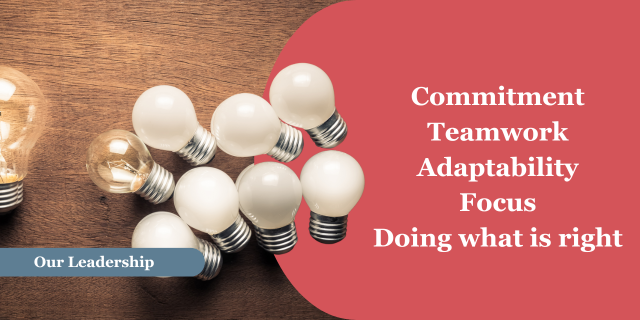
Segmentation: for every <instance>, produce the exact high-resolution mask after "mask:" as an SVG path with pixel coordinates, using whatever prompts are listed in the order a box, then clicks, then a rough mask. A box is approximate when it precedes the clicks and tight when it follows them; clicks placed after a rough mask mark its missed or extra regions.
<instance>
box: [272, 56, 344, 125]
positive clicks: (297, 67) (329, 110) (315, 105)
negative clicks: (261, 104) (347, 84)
mask: <svg viewBox="0 0 640 320" xmlns="http://www.w3.org/2000/svg"><path fill="white" fill-rule="evenodd" d="M269 101H270V102H271V105H272V106H273V109H274V110H275V111H276V113H277V114H278V116H279V117H280V119H282V121H284V122H286V123H288V124H290V125H292V126H296V127H300V128H303V129H305V130H309V129H312V128H315V127H318V126H320V125H321V124H323V123H324V122H325V121H327V119H329V118H330V117H331V115H332V114H333V113H334V112H335V111H336V104H335V95H334V92H333V84H332V83H331V79H329V76H328V75H327V74H326V73H325V72H324V71H323V70H322V69H320V68H318V67H316V66H314V65H312V64H308V63H296V64H292V65H290V66H288V67H286V68H284V69H282V71H280V72H279V73H278V74H277V75H276V77H275V78H274V79H273V82H272V83H271V88H270V89H269Z"/></svg>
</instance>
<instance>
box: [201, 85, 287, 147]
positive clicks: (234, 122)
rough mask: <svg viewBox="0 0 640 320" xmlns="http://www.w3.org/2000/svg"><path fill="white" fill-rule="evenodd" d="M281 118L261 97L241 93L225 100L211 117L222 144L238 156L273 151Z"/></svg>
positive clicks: (215, 134)
mask: <svg viewBox="0 0 640 320" xmlns="http://www.w3.org/2000/svg"><path fill="white" fill-rule="evenodd" d="M280 130H281V122H280V119H278V116H277V115H276V113H275V111H273V108H272V107H271V105H269V103H268V102H267V101H266V100H264V99H262V98H261V97H259V96H257V95H255V94H250V93H240V94H236V95H234V96H231V97H229V98H228V99H227V100H225V101H223V102H222V103H221V104H220V105H219V106H218V107H217V108H216V111H215V112H214V113H213V117H212V118H211V132H212V133H213V135H214V136H215V137H216V140H217V142H218V146H219V147H220V149H222V150H223V151H224V152H226V153H228V154H230V155H232V156H235V157H253V156H257V155H260V154H265V153H267V152H269V151H270V150H271V149H272V148H273V147H274V146H275V145H276V143H277V142H278V138H279V137H280Z"/></svg>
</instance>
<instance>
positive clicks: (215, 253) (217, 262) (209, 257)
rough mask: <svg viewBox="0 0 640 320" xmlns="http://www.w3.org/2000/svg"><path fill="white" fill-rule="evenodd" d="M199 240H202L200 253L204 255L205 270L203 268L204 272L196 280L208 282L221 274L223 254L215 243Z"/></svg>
mask: <svg viewBox="0 0 640 320" xmlns="http://www.w3.org/2000/svg"><path fill="white" fill-rule="evenodd" d="M198 240H200V252H202V255H204V268H202V272H200V273H199V274H198V275H196V279H199V280H202V281H208V280H211V279H213V278H215V277H216V276H217V275H218V273H220V269H222V254H221V253H220V249H218V247H216V246H215V245H214V244H213V243H211V242H209V241H206V240H202V239H198Z"/></svg>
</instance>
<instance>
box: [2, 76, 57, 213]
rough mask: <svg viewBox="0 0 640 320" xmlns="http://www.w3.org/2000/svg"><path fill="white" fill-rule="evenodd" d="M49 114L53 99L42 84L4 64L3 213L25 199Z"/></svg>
mask: <svg viewBox="0 0 640 320" xmlns="http://www.w3.org/2000/svg"><path fill="white" fill-rule="evenodd" d="M48 116H49V103H48V102H47V100H46V99H45V98H44V96H43V95H42V92H41V91H40V88H39V87H38V85H37V84H36V83H35V82H33V80H31V79H30V78H29V77H27V76H26V75H24V74H23V73H21V72H20V71H18V70H15V69H12V68H9V67H5V66H0V214H2V213H6V212H9V211H11V210H13V209H15V208H16V207H18V205H20V203H22V199H23V188H22V180H23V179H24V177H25V176H26V175H27V169H28V164H29V152H30V151H31V149H32V148H33V146H34V145H35V144H36V141H37V140H38V138H39V137H40V136H41V135H42V132H43V131H44V125H45V123H46V122H47V119H48Z"/></svg>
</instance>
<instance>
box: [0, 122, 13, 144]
mask: <svg viewBox="0 0 640 320" xmlns="http://www.w3.org/2000/svg"><path fill="white" fill-rule="evenodd" d="M9 130H11V125H10V124H9V123H8V122H4V121H0V141H5V140H7V139H9V132H10V131H9Z"/></svg>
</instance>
